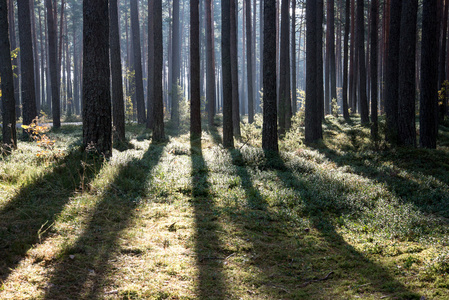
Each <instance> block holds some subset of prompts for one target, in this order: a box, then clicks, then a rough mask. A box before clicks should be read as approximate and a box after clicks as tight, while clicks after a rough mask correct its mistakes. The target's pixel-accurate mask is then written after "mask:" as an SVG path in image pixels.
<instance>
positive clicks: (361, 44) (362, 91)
mask: <svg viewBox="0 0 449 300" xmlns="http://www.w3.org/2000/svg"><path fill="white" fill-rule="evenodd" d="M364 7H365V1H364V0H357V47H358V49H359V75H360V83H359V97H360V118H361V123H362V124H367V123H369V109H368V99H367V94H366V66H365V21H364V17H363V15H364V14H363V11H364Z"/></svg>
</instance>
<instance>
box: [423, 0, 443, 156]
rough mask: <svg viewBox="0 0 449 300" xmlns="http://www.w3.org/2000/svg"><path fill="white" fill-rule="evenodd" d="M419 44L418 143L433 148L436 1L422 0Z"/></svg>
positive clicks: (435, 120)
mask: <svg viewBox="0 0 449 300" xmlns="http://www.w3.org/2000/svg"><path fill="white" fill-rule="evenodd" d="M422 18H423V22H422V44H421V45H422V46H421V95H420V112H419V124H420V135H419V144H420V146H421V147H423V148H431V149H435V148H436V145H437V135H438V102H437V101H438V98H437V97H438V73H437V72H438V12H437V3H436V1H424V3H423V15H422Z"/></svg>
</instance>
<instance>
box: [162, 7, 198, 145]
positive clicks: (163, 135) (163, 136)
mask: <svg viewBox="0 0 449 300" xmlns="http://www.w3.org/2000/svg"><path fill="white" fill-rule="evenodd" d="M153 5H154V7H153V9H154V11H153V12H154V14H153V36H154V53H153V59H154V63H153V64H154V65H153V66H154V74H153V101H154V102H153V120H154V122H153V141H162V140H163V139H165V132H164V102H163V99H162V65H163V55H162V54H163V47H162V43H163V40H162V1H161V0H153ZM191 80H193V78H192V79H191Z"/></svg>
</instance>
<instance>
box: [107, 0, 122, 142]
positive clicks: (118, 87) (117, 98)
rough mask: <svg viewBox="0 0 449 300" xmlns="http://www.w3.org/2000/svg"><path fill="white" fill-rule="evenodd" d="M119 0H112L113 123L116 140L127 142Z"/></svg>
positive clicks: (110, 5) (110, 10)
mask: <svg viewBox="0 0 449 300" xmlns="http://www.w3.org/2000/svg"><path fill="white" fill-rule="evenodd" d="M117 5H118V4H117V0H110V3H109V13H110V33H109V34H110V43H111V45H110V47H111V50H110V51H111V83H112V89H111V92H112V94H111V95H112V121H113V124H114V139H116V140H118V141H119V142H123V141H125V103H124V99H123V82H122V60H121V57H120V30H119V25H118V23H119V16H118V7H117Z"/></svg>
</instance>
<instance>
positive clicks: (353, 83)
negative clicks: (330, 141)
mask: <svg viewBox="0 0 449 300" xmlns="http://www.w3.org/2000/svg"><path fill="white" fill-rule="evenodd" d="M348 1H351V55H350V58H349V108H350V109H351V112H352V113H355V111H354V102H356V101H357V100H356V99H355V97H354V92H353V91H354V87H355V86H356V82H357V79H356V76H355V74H354V73H355V72H354V71H355V69H356V67H355V66H356V64H357V62H356V59H355V58H356V57H355V48H356V47H355V0H348Z"/></svg>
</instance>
